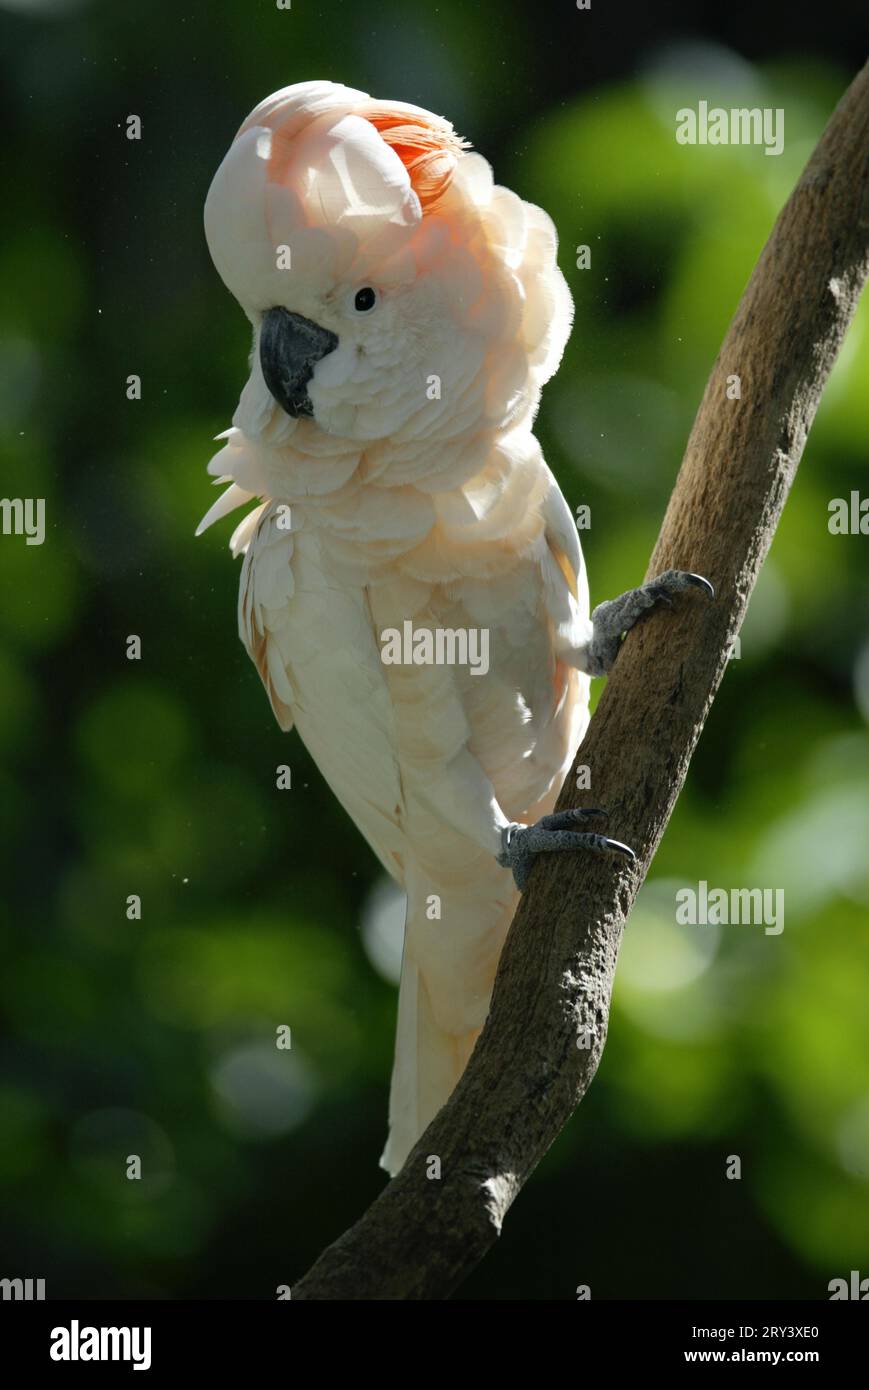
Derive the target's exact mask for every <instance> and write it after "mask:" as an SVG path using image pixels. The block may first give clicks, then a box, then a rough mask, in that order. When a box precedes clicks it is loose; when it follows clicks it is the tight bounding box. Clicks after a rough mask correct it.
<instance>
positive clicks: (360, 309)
mask: <svg viewBox="0 0 869 1390" xmlns="http://www.w3.org/2000/svg"><path fill="white" fill-rule="evenodd" d="M376 303H377V292H376V290H373V289H372V288H371V286H370V285H366V286H365V287H364V289H361V290H357V291H356V298H355V299H354V300H353V308H354V309H355V310H356V312H357V314H370V313H371V310H372V309H373V308H374V306H375V304H376Z"/></svg>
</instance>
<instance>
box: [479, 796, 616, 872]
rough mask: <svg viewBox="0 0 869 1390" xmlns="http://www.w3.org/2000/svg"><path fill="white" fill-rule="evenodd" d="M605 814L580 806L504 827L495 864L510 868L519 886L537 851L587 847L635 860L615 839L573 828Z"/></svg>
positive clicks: (550, 852)
mask: <svg viewBox="0 0 869 1390" xmlns="http://www.w3.org/2000/svg"><path fill="white" fill-rule="evenodd" d="M606 814H607V813H606V811H598V810H591V809H588V810H586V809H584V808H580V809H578V810H575V811H556V812H555V813H554V814H553V815H551V816H541V818H540V820H539V821H537V822H536V823H535V824H534V825H508V826H505V828H504V829H503V830H502V831H501V853H500V854H499V855H498V856H497V858H498V863H499V864H502V865H503V866H504V868H505V869H511V870H512V871H513V878H514V879H515V880H516V887H517V888H520V889H521V888H524V887H525V884H526V883H527V881H528V874H529V872H530V870H531V866H532V864H533V863H534V859H535V857H536V856H537V855H538V854H553V853H557V852H559V851H561V850H565V849H590V850H594V851H596V852H597V853H601V852H604V853H608V854H624V855H626V856H627V857H628V858H629V859H635V858H636V856H635V854H634V851H633V850H632V849H629V848H628V846H627V845H623V844H621V843H620V842H619V841H618V840H610V839H608V837H607V836H606V835H595V834H593V833H591V832H589V831H584V832H578V831H576V830H575V829H574V828H573V827H574V826H577V825H582V824H583V823H584V822H585V821H586V820H591V819H592V818H593V817H595V816H606Z"/></svg>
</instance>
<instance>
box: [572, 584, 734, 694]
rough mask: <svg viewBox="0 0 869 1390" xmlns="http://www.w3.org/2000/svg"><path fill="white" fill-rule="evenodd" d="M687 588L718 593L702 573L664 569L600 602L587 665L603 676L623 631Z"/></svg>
mask: <svg viewBox="0 0 869 1390" xmlns="http://www.w3.org/2000/svg"><path fill="white" fill-rule="evenodd" d="M685 589H702V590H703V592H704V593H705V594H706V596H707V598H714V597H715V590H714V589H713V587H712V585H711V584H710V583H709V580H708V579H704V578H703V575H702V574H691V573H690V572H689V571H688V570H665V571H664V573H663V574H659V575H658V576H657V578H655V579H650V580H649V582H648V584H641V585H640V587H639V588H638V589H628V591H627V593H625V594H621V595H620V596H619V597H618V598H614V599H608V600H607V601H606V602H604V603H599V604H598V606H597V608H595V610H594V612H593V613H592V615H591V621H592V638H591V642H590V643H589V647H588V653H587V658H586V661H587V664H586V667H585V669H586V670H587V671H588V674H589V675H591V676H603V675H605V674H606V673H607V672H608V671H609V670H610V669H611V667H612V664H613V662H614V661H615V659H616V657H617V656H618V653H619V647H620V646H621V641H622V634H623V633H625V632H630V630H631V628H632V627H633V626H634V625H635V624H636V623H637V622H638V620H639V619H640V618H642V617H643V616H644V614H646V613H647V612H648V611H649V609H650V608H654V607H655V605H656V604H658V603H663V604H666V606H667V607H668V608H672V607H673V598H674V597H675V595H676V594H680V593H682V592H683V591H684V590H685Z"/></svg>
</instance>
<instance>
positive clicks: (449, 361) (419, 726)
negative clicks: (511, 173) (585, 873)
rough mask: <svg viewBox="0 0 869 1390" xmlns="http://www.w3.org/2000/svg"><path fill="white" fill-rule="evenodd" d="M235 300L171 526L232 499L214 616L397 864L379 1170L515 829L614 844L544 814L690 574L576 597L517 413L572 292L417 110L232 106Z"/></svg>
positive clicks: (563, 844) (477, 976)
mask: <svg viewBox="0 0 869 1390" xmlns="http://www.w3.org/2000/svg"><path fill="white" fill-rule="evenodd" d="M205 228H206V235H207V238H208V245H209V248H210V250H211V255H212V257H213V259H214V263H215V265H216V267H217V270H218V272H219V273H220V276H221V278H222V279H223V281H224V283H225V284H226V286H227V288H228V289H229V290H230V291H231V293H232V294H233V295H234V296H235V298H236V299H237V300H238V302H239V303H240V305H241V306H242V308H243V309H244V311H245V313H246V314H247V316H248V318H249V319H250V322H251V324H252V326H253V352H252V355H251V359H250V376H249V379H248V381H247V384H246V385H245V387H244V390H243V391H242V393H241V398H240V401H239V404H238V408H237V410H236V412H235V415H234V416H233V425H232V428H231V429H230V430H228V431H227V432H226V434H225V435H222V436H220V437H221V438H222V439H223V440H225V443H224V444H223V447H222V448H221V450H220V452H219V453H218V454H217V455H216V457H215V458H214V459H213V460H212V462H211V464H210V465H209V472H210V473H212V474H215V475H216V476H217V478H218V480H219V481H220V482H225V483H229V484H230V486H229V487H228V488H227V489H226V491H225V492H224V493H223V494H222V496H221V497H220V499H219V500H218V502H217V503H216V504H215V505H214V506H213V507H212V508H211V510H210V511H209V512H208V514H207V516H206V517H205V518H204V519H203V522H202V524H201V526H200V531H201V530H203V529H204V528H205V527H206V526H208V525H210V524H211V523H212V522H213V521H215V520H217V519H218V518H220V517H223V516H225V515H226V514H227V513H228V512H230V511H232V509H233V508H235V507H239V506H241V505H243V504H245V503H248V502H251V501H255V502H256V503H257V505H256V506H255V508H254V509H253V510H252V511H250V512H249V513H248V514H247V515H246V516H245V518H244V520H243V521H242V522H241V524H240V525H239V526H238V527H237V529H236V530H235V533H234V535H233V537H232V541H231V548H232V551H233V553H234V554H235V555H243V556H244V564H243V567H242V572H241V590H240V596H239V605H238V616H239V628H240V633H241V639H242V641H243V642H244V645H245V646H246V648H247V650H248V652H249V654H250V656H251V658H252V659H253V661H254V663H255V665H256V667H257V670H258V671H259V673H260V676H261V677H262V681H263V684H264V685H265V688H266V690H267V692H268V696H269V699H270V701H271V704H272V708H273V710H274V713H275V715H276V717H277V720H278V723H279V724H280V726H281V728H282V729H287V730H288V729H290V728H291V727H292V726H293V725H295V727H296V728H297V730H298V732H299V734H300V736H301V738H302V740H303V741H304V743H305V745H306V746H307V748H308V750H309V752H310V754H311V756H312V757H313V759H314V761H315V762H316V764H317V766H318V767H319V769H320V771H321V772H322V774H323V776H324V777H325V778H326V780H327V782H328V783H329V785H330V787H331V788H332V790H333V791H334V793H335V795H336V796H337V797H338V799H339V801H340V802H341V804H342V805H343V806H344V807H345V809H346V810H347V811H348V812H349V814H350V815H351V816H352V818H353V820H354V821H355V822H356V824H357V826H358V827H359V829H360V830H361V832H362V834H363V835H364V836H365V838H366V839H367V840H368V843H369V844H370V846H371V848H372V849H373V850H374V853H375V854H376V855H377V857H378V858H379V859H380V861H381V863H382V864H383V866H384V868H385V869H386V870H387V872H388V873H389V874H391V875H392V877H393V878H394V879H395V880H396V881H397V882H398V883H399V884H401V885H402V887H403V888H404V889H405V890H406V893H407V918H406V926H405V938H404V954H403V962H402V969H401V984H400V990H399V1000H398V1028H397V1038H396V1049H395V1064H394V1069H393V1075H392V1086H391V1093H390V1105H389V1126H390V1128H389V1137H388V1140H387V1144H386V1149H385V1151H384V1154H383V1157H382V1159H381V1163H382V1165H383V1167H384V1168H386V1169H387V1171H388V1172H389V1173H391V1174H394V1173H396V1172H397V1171H398V1170H399V1168H401V1166H402V1165H403V1163H404V1161H405V1159H406V1158H407V1156H408V1154H409V1153H410V1151H411V1149H412V1148H413V1146H414V1144H415V1143H416V1141H417V1139H418V1138H419V1137H420V1135H421V1134H422V1132H423V1130H424V1129H425V1128H426V1126H427V1125H428V1123H429V1121H430V1120H431V1119H432V1118H433V1116H434V1115H435V1114H436V1112H437V1111H438V1110H439V1109H440V1107H441V1106H442V1105H443V1104H444V1102H445V1101H446V1100H447V1098H448V1097H449V1095H450V1092H451V1091H452V1090H453V1088H454V1086H455V1085H456V1082H457V1081H458V1079H459V1077H460V1076H461V1074H462V1071H463V1069H464V1067H465V1064H466V1062H467V1060H468V1057H469V1056H470V1053H471V1051H472V1049H473V1047H474V1043H475V1040H476V1038H477V1036H478V1035H479V1033H480V1030H481V1028H482V1026H483V1023H484V1021H485V1018H486V1013H487V1010H488V1007H489V999H490V995H491V991H492V985H493V981H494V977H495V971H496V968H497V964H498V957H499V954H500V951H501V947H502V944H503V942H504V938H505V935H506V932H507V928H508V926H509V923H510V919H511V917H512V915H513V911H514V909H515V906H516V901H517V896H518V890H520V889H521V888H522V887H523V886H524V884H525V881H526V879H527V875H528V872H529V869H530V867H531V865H532V864H533V863H534V861H535V858H536V856H537V855H538V854H540V853H543V852H546V851H551V850H572V849H577V850H591V851H605V852H622V853H625V854H628V855H630V853H631V851H630V850H629V849H628V848H627V847H626V846H624V845H620V844H619V843H618V842H617V841H615V840H609V839H607V838H606V837H605V836H603V835H601V834H596V833H592V832H590V831H588V830H584V829H582V827H583V825H586V824H588V821H587V820H586V817H591V816H594V815H598V814H602V813H599V812H594V811H567V812H563V813H560V814H558V815H553V814H551V812H552V807H553V804H554V802H555V798H556V795H557V793H558V790H559V788H560V786H561V784H562V781H563V780H564V777H565V775H566V773H567V771H568V769H569V767H570V765H571V761H572V759H573V757H574V754H575V753H576V750H577V747H578V745H579V743H580V740H581V739H582V737H583V734H584V732H585V729H586V725H587V723H588V717H589V714H588V696H589V677H590V676H595V675H600V674H603V673H604V672H606V671H607V670H608V669H609V667H610V666H611V664H612V662H613V660H614V659H615V655H616V653H617V651H618V647H619V642H620V639H621V635H622V634H623V633H624V632H626V631H627V630H628V629H629V628H630V627H631V626H632V625H633V623H634V622H635V621H636V619H637V618H638V617H639V616H640V614H641V613H642V612H643V611H645V610H646V609H648V608H650V607H651V606H652V605H653V604H655V603H656V602H658V601H659V600H666V599H668V597H669V596H671V595H672V594H674V593H676V592H677V591H679V590H680V589H682V588H684V587H685V586H686V585H688V584H700V585H703V584H705V581H704V580H701V579H699V578H698V577H697V576H689V575H686V574H684V573H682V572H681V571H668V572H667V574H665V575H662V576H660V577H659V578H658V579H657V580H655V581H654V582H652V583H650V584H646V585H643V586H642V587H641V588H639V589H635V590H631V591H630V592H629V593H627V594H624V595H622V596H621V598H618V599H615V600H613V601H612V602H610V603H605V604H602V605H601V606H600V607H599V608H597V609H595V611H594V613H593V614H592V615H591V616H589V599H588V584H587V579H586V572H585V566H584V563H583V557H582V553H581V551H580V545H579V538H578V535H577V531H576V526H575V524H574V521H573V517H572V515H571V512H570V509H569V508H568V506H567V503H566V502H565V500H564V497H563V496H562V494H561V491H560V490H559V487H558V484H557V482H556V481H555V478H554V477H553V475H552V473H551V472H550V471H549V469H548V467H547V466H546V463H545V462H544V460H543V456H542V453H541V450H540V446H539V444H538V443H537V440H536V439H535V438H534V435H533V434H532V424H533V420H534V416H535V414H536V411H537V406H538V403H539V400H540V392H541V387H542V386H543V384H544V382H545V381H547V380H548V378H549V377H550V376H551V375H552V374H553V372H554V371H555V369H556V367H557V366H558V363H559V360H560V358H561V354H562V351H563V349H564V345H565V342H566V340H567V337H568V333H569V331H570V325H571V318H572V310H573V306H572V301H571V298H570V294H569V292H568V289H567V285H566V283H565V281H564V278H563V276H562V274H561V272H560V271H559V269H558V266H557V264H556V245H557V243H556V235H555V231H554V228H553V225H552V223H551V221H550V219H549V218H548V217H547V215H546V214H545V213H544V212H541V210H540V209H539V208H537V207H534V206H532V205H531V204H529V203H526V202H523V200H522V199H521V198H519V197H517V195H516V194H515V193H511V192H510V191H509V190H508V189H506V188H502V187H499V186H498V185H497V184H494V183H493V180H492V171H491V169H490V167H489V165H488V164H487V163H486V161H485V160H484V159H482V158H481V157H480V156H479V155H478V154H473V153H471V152H470V151H469V149H468V148H467V146H466V143H465V142H464V141H463V140H461V139H459V138H458V137H457V136H456V134H455V132H454V131H453V128H452V126H451V125H450V124H449V123H448V122H447V121H445V120H443V119H442V118H441V117H440V116H435V115H433V114H432V113H431V112H430V111H423V110H421V109H420V108H418V107H416V106H409V105H406V104H405V103H403V102H393V101H377V100H375V99H373V98H372V97H369V96H367V95H366V94H365V93H364V92H358V91H354V90H352V89H351V88H349V87H343V86H338V85H336V84H334V83H331V82H305V83H301V84H300V85H298V86H292V87H286V88H284V90H282V91H279V92H276V93H275V94H274V95H273V96H270V97H268V98H267V100H265V101H263V102H262V103H261V104H260V105H259V106H257V107H256V109H255V110H254V111H253V112H252V113H251V115H250V116H249V117H248V118H247V120H246V121H245V122H244V124H243V125H242V127H241V129H240V130H239V132H238V134H237V135H236V137H235V139H234V141H233V143H232V145H231V147H230V149H229V152H228V154H227V155H226V158H225V159H224V161H223V163H222V164H221V165H220V168H219V169H218V171H217V173H216V175H215V177H214V181H213V183H212V185H211V188H210V190H209V193H208V198H207V201H206V205H205Z"/></svg>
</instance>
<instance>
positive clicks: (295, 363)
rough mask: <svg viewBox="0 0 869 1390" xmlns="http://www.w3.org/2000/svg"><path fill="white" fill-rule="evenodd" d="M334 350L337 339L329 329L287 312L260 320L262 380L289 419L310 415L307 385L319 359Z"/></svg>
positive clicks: (279, 310)
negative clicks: (289, 416) (290, 416)
mask: <svg viewBox="0 0 869 1390" xmlns="http://www.w3.org/2000/svg"><path fill="white" fill-rule="evenodd" d="M337 346H338V339H337V337H336V335H335V334H334V333H330V332H329V329H328V328H321V327H320V325H319V324H317V323H313V322H312V320H311V319H306V318H303V317H302V315H301V314H294V313H292V312H291V310H289V309H283V308H277V309H269V310H268V312H267V313H266V314H265V315H264V316H263V322H262V329H261V331H260V340H259V360H260V365H261V366H262V372H263V378H264V380H265V384H266V386H267V387H268V388H269V391H270V392H271V393H272V395H273V396H274V398H275V400H276V401H277V403H278V405H280V406H283V408H284V410H285V411H286V412H287V414H288V415H292V416H299V415H313V413H314V410H313V407H312V405H311V398H310V396H309V395H308V389H307V388H308V382H309V381H310V380H311V377H312V376H313V374H314V368H315V367H316V365H317V363H318V362H319V361H320V359H321V358H322V357H326V356H327V355H328V354H329V353H330V352H334V351H335V348H336V347H337Z"/></svg>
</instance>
